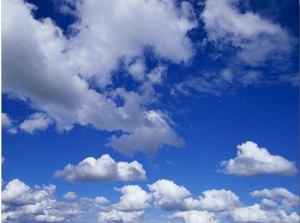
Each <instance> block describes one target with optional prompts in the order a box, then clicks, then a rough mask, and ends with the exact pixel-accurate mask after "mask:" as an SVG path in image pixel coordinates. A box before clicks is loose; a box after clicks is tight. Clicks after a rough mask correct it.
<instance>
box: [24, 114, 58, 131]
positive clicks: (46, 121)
mask: <svg viewBox="0 0 300 223" xmlns="http://www.w3.org/2000/svg"><path fill="white" fill-rule="evenodd" d="M51 123H53V120H51V119H50V118H48V117H47V116H46V115H45V114H42V113H39V112H37V113H35V114H33V115H31V116H30V117H29V119H28V120H25V121H24V122H22V123H21V124H20V126H19V128H20V129H21V130H23V131H25V132H28V133H30V134H33V133H34V132H35V131H37V130H45V129H47V128H48V126H49V125H50V124H51Z"/></svg>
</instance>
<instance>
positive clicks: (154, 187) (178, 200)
mask: <svg viewBox="0 0 300 223" xmlns="http://www.w3.org/2000/svg"><path fill="white" fill-rule="evenodd" d="M148 188H149V190H150V191H151V192H152V194H153V197H154V198H155V202H154V204H155V206H156V207H158V208H161V209H163V210H166V211H172V210H178V209H182V208H183V201H184V199H185V198H187V197H188V196H190V192H189V191H188V190H187V189H186V188H185V187H183V186H178V185H177V184H175V183H174V182H173V181H170V180H165V179H163V180H158V181H156V182H155V183H154V184H151V185H148Z"/></svg>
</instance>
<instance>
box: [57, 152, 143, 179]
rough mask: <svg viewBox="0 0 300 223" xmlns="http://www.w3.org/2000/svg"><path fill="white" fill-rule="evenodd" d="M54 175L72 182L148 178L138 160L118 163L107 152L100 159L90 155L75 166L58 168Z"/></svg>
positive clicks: (69, 165)
mask: <svg viewBox="0 0 300 223" xmlns="http://www.w3.org/2000/svg"><path fill="white" fill-rule="evenodd" d="M54 177H56V178H63V179H65V180H66V181H70V182H95V181H115V180H121V181H134V180H144V179H146V172H145V170H144V168H143V166H142V165H141V164H140V163H139V162H137V161H133V162H131V163H127V162H118V163H117V162H115V161H114V160H113V159H112V158H111V157H110V156H109V155H108V154H105V155H103V156H101V157H100V158H98V159H95V158H93V157H88V158H86V159H84V160H83V161H81V162H80V163H79V164H78V165H75V166H73V165H71V164H68V165H67V166H66V167H65V168H64V169H63V170H57V171H56V172H55V173H54Z"/></svg>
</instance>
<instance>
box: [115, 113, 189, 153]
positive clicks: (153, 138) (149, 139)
mask: <svg viewBox="0 0 300 223" xmlns="http://www.w3.org/2000/svg"><path fill="white" fill-rule="evenodd" d="M144 116H145V120H146V121H147V125H142V126H140V127H137V128H136V129H134V130H133V132H131V133H129V134H123V135H121V136H120V137H119V138H118V137H116V136H115V135H113V136H112V137H111V139H110V143H109V145H110V146H111V147H113V148H114V149H115V150H117V151H119V152H122V153H125V154H127V155H133V154H134V153H135V152H136V151H143V152H144V153H146V154H148V155H150V156H154V155H156V151H157V149H158V148H161V147H162V146H163V145H172V146H175V147H181V146H182V145H183V140H182V139H181V138H178V136H177V135H176V133H175V132H174V131H173V130H172V129H171V128H170V126H169V125H168V124H167V122H166V121H165V119H164V117H163V114H162V113H161V112H157V111H153V110H151V111H149V112H145V113H144Z"/></svg>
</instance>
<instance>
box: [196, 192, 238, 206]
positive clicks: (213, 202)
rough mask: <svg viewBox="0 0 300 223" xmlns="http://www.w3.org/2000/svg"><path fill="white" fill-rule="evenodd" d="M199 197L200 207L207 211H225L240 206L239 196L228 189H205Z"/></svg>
mask: <svg viewBox="0 0 300 223" xmlns="http://www.w3.org/2000/svg"><path fill="white" fill-rule="evenodd" d="M203 195H204V197H201V196H200V198H199V202H200V207H201V209H202V210H207V211H214V212H216V211H225V210H231V209H234V208H236V207H239V206H241V202H240V200H239V197H238V196H237V195H235V194H234V193H233V192H231V191H229V190H224V189H223V190H206V191H204V192H203Z"/></svg>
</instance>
